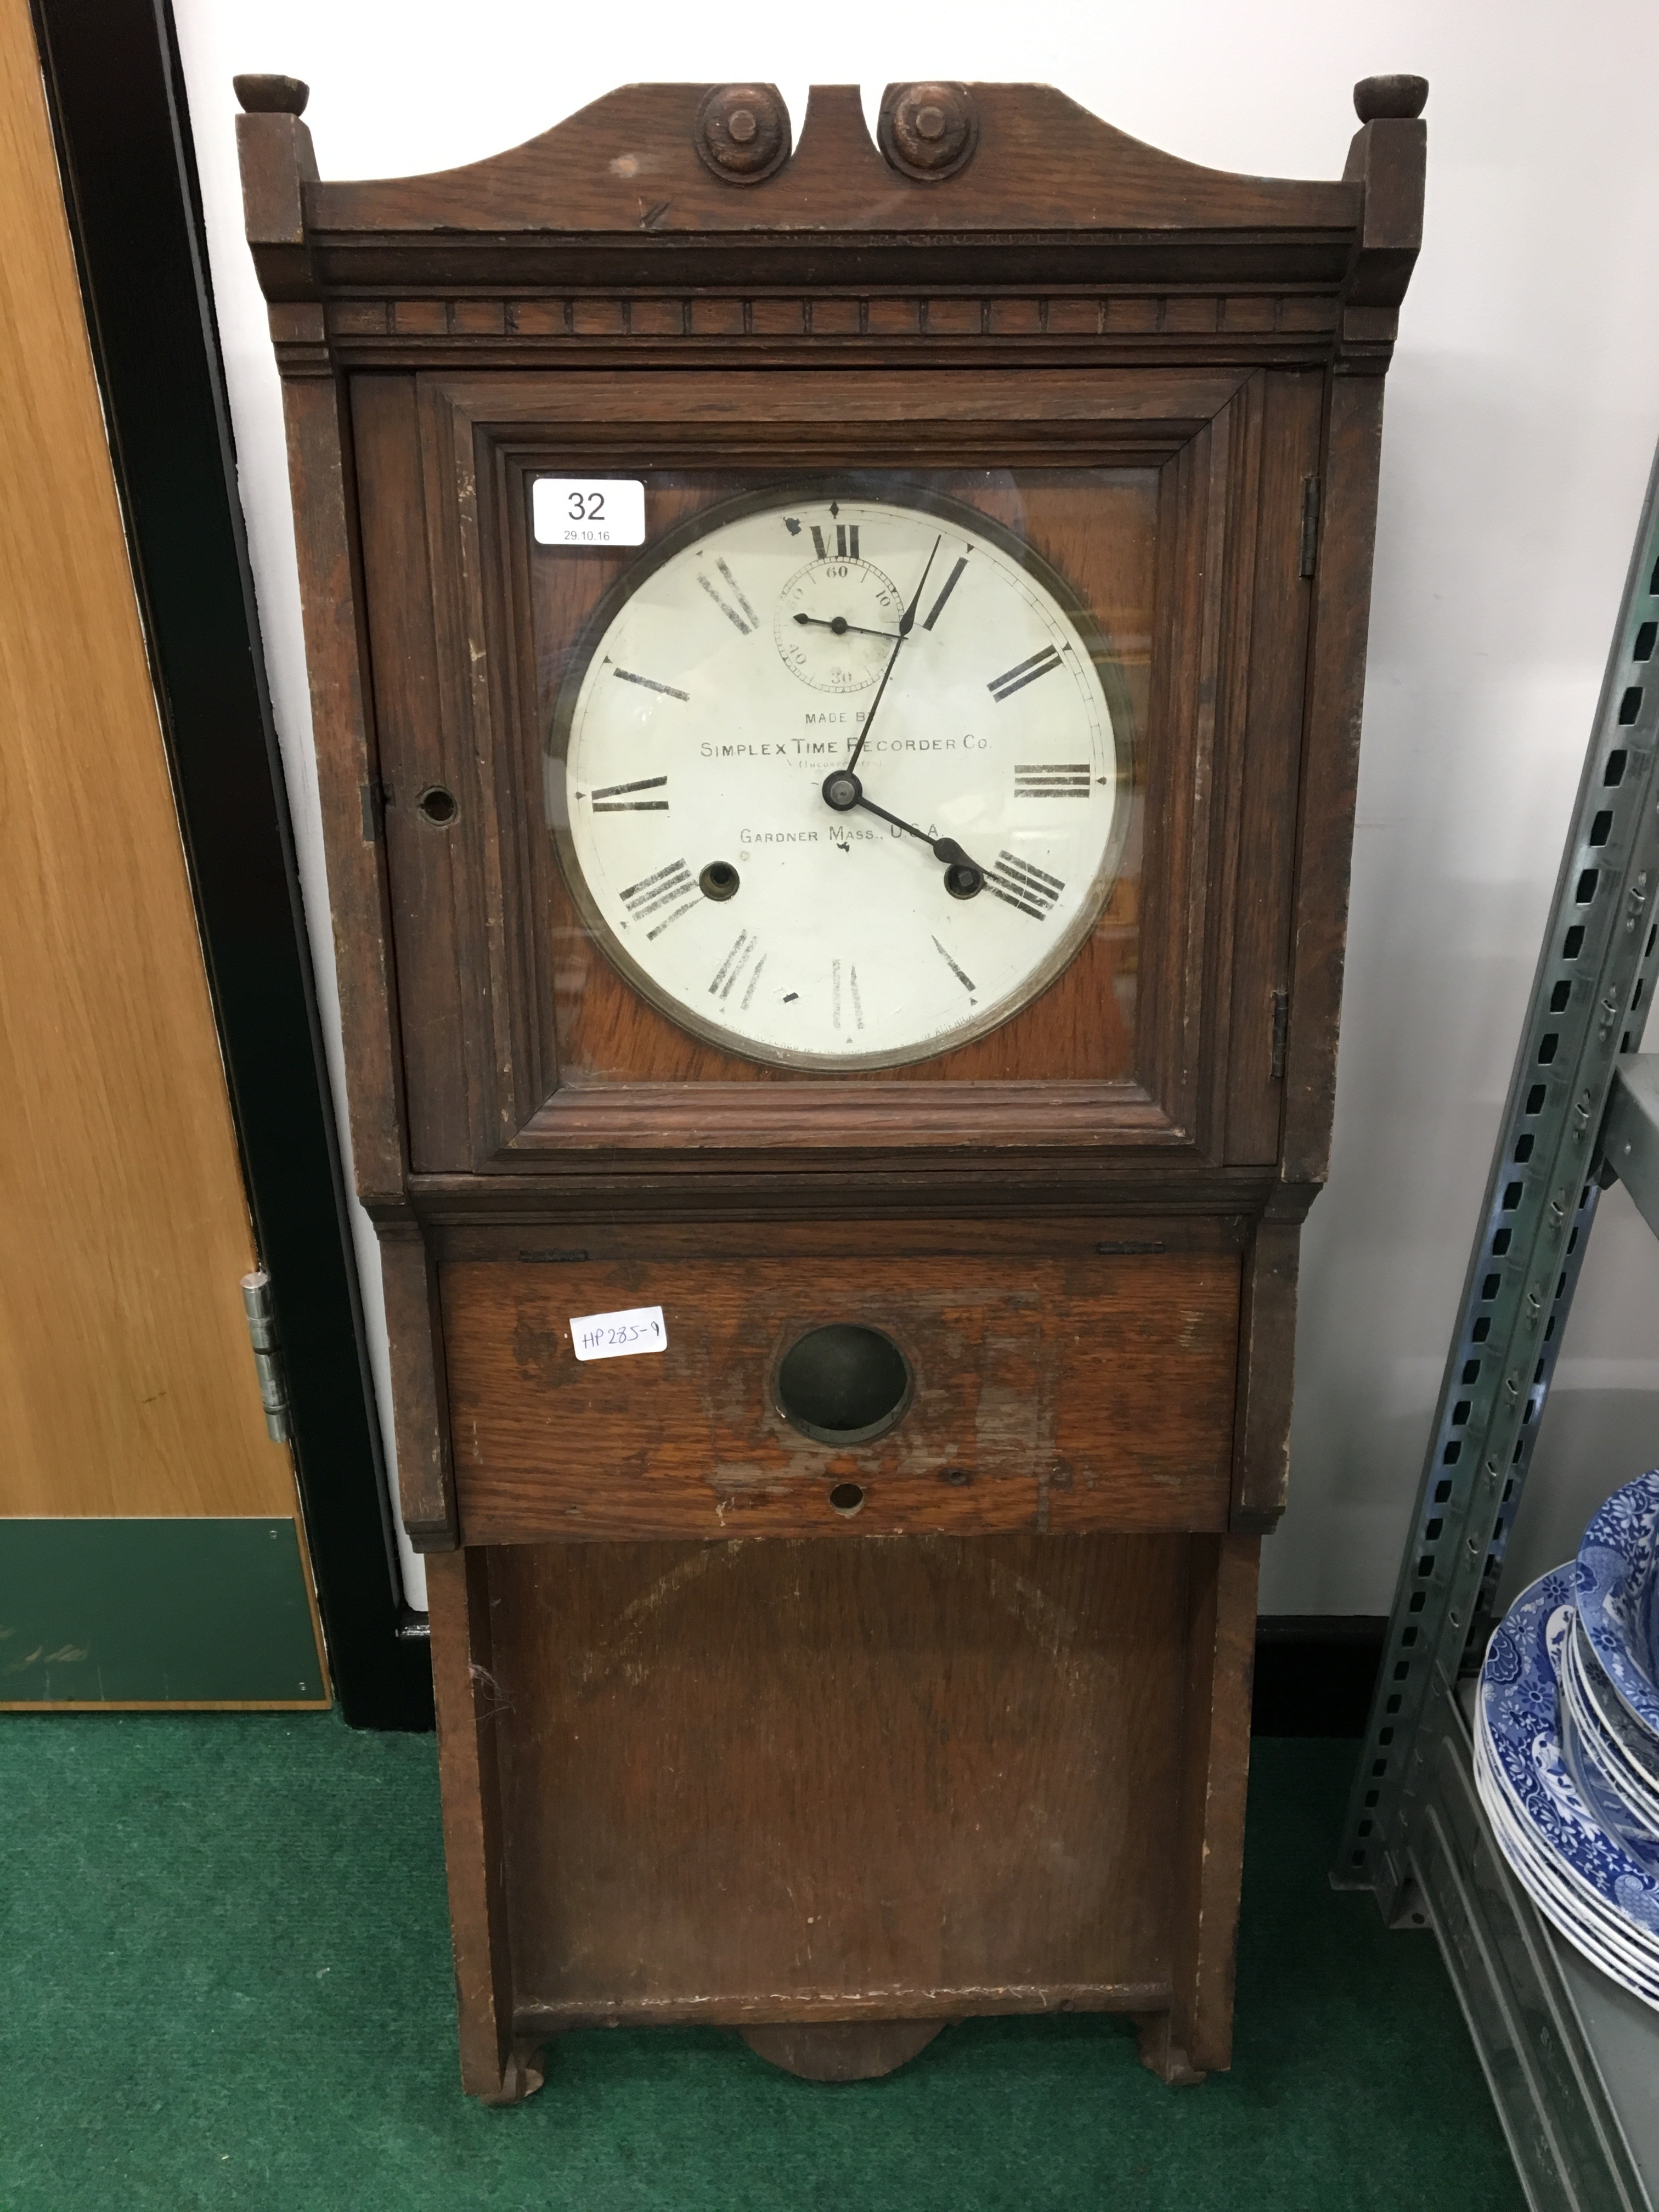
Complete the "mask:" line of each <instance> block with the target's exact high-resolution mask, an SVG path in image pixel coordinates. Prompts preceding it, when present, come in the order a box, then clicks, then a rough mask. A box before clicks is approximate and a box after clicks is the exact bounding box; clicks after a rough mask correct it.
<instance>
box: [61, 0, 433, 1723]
mask: <svg viewBox="0 0 1659 2212" xmlns="http://www.w3.org/2000/svg"><path fill="white" fill-rule="evenodd" d="M32 5H33V16H34V29H35V39H36V43H37V45H38V46H39V48H40V59H41V66H42V70H43V73H44V76H45V81H46V101H47V106H48V108H49V110H50V111H51V115H52V131H53V134H54V137H55V139H56V142H57V148H58V167H59V171H60V173H61V176H62V179H63V185H64V200H65V203H66V204H67V207H68V210H69V219H70V234H71V236H72V238H73V240H74V245H75V252H76V262H77V264H78V267H79V271H80V278H81V290H82V299H83V301H84V303H85V307H86V314H87V323H88V329H89V331H90V332H91V337H92V351H93V359H94V366H95V368H96V370H97V374H98V380H99V385H100V390H101V393H102V398H103V404H104V413H105V420H106V424H107V426H108V429H109V436H110V445H111V449H112V459H113V461H114V466H115V478H116V483H117V487H118V491H119V495H120V499H121V505H122V509H123V516H124V520H125V526H126V533H127V543H128V546H129V549H130V550H131V558H132V566H133V570H134V574H135V579H136V581H137V589H138V598H139V603H140V609H141V612H142V615H143V623H144V631H145V639H146V644H147V647H148V650H149V660H150V669H151V674H152V677H153V678H154V682H155V691H156V698H157V703H158V706H159V708H160V710H161V726H162V731H163V734H164V738H165V742H166V745H167V759H168V765H169V769H170V770H171V774H172V777H173V792H174V795H175V798H176V799H177V802H178V807H179V823H180V826H181V829H182V830H183V834H184V842H185V854H186V856H187V859H188V863H189V867H190V876H191V890H192V893H193V895H194V898H195V902H196V912H197V921H198V923H199V925H200V929H201V935H202V945H203V951H204V957H205V959H206V963H207V972H208V983H209V987H210V991H211V994H212V999H213V1006H214V1013H215V1018H216V1021H217V1024H218V1030H219V1037H220V1042H221V1047H222V1051H223V1054H224V1061H225V1072H226V1076H227V1079H228V1084H229V1089H230V1104H231V1114H232V1117H233V1120H234V1124H235V1129H236V1137H237V1143H238V1145H239V1147H240V1155H241V1165H242V1175H243V1180H244V1182H245V1183H246V1189H247V1194H248V1203H249V1206H250V1209H251V1211H252V1217H253V1230H254V1237H255V1241H256V1243H257V1245H258V1251H259V1255H260V1261H261V1264H262V1265H263V1266H264V1267H265V1268H266V1269H267V1270H268V1271H269V1273H270V1279H271V1289H272V1294H273V1297H274V1299H275V1302H276V1314H277V1321H278V1325H279V1328H280V1329H281V1333H282V1337H283V1346H284V1348H285V1352H286V1355H287V1363H288V1370H289V1398H290V1401H291V1403H292V1419H293V1429H294V1455H295V1464H296V1467H297V1469H298V1474H299V1486H300V1498H301V1507H302V1510H303V1512H304V1516H305V1523H306V1532H307V1537H308V1539H309V1542H310V1547H311V1558H312V1564H313V1571H314V1573H315V1577H316V1582H317V1595H318V1600H319V1604H320V1607H321V1609H322V1616H323V1626H324V1632H325V1636H326V1638H327V1641H328V1654H329V1663H330V1667H331V1671H332V1674H333V1679H334V1686H335V1691H336V1694H337V1697H338V1699H339V1702H340V1705H341V1708H342V1710H343V1713H344V1715H345V1717H346V1719H347V1720H348V1721H349V1722H350V1723H352V1724H353V1726H355V1727H358V1728H383V1729H427V1728H430V1727H431V1725H432V1679H431V1668H430V1664H429V1661H428V1650H427V1646H426V1644H425V1643H424V1641H423V1640H422V1637H421V1633H420V1632H421V1630H422V1627H423V1625H424V1624H423V1622H422V1621H421V1620H419V1619H418V1618H417V1617H416V1616H414V1615H411V1614H410V1613H409V1611H408V1608H407V1607H405V1606H404V1602H403V1598H402V1591H401V1585H400V1582H399V1578H398V1570H397V1565H396V1552H395V1547H394V1543H393V1538H392V1522H391V1508H390V1504H389V1501H388V1490H387V1484H386V1467H385V1462H384V1456H383V1449H382V1444H381V1438H380V1421H379V1416H378V1414H377V1412H376V1409H375V1404H374V1385H373V1382H372V1379H371V1376H370V1372H369V1368H368V1354H367V1348H366V1344H365V1339H364V1334H363V1316H362V1300H361V1296H360V1293H359V1287H358V1281H357V1272H356V1261H355V1258H354V1256H353V1255H352V1250H351V1241H350V1232H349V1225H348V1217H347V1212H346V1197H345V1181H344V1176H343V1171H342V1164H341V1157H340V1146H339V1138H338V1133H337V1124H336V1121H335V1118H334V1113H333V1106H332V1101H331V1097H330V1091H329V1081H328V1074H327V1069H326V1066H325V1061H324V1058H323V1051H322V1037H321V1031H320V1029H319V1021H318V1013H317V997H316V987H315V980H314V977H313V972H312V966H311V952H310V948H309V944H308V940H307V934H306V927H305V915H304V909H303V907H302V904H301V893H300V880H299V875H298V872H297V870H296V868H295V855H294V836H293V828H292V824H291V823H290V820H289V811H288V793H287V787H286V785H285V783H284V781H283V769H282V760H281V756H280V754H279V752H278V750H277V744H276V728H275V725H274V723H273V721H272V719H271V711H270V695H269V691H268V690H267V686H266V682H265V670H264V652H263V648H262V646H261V642H260V636H259V623H258V610H257V608H256V605H255V602H254V597H253V585H252V574H251V571H250V568H249V566H248V556H247V542H246V530H245V527H244V524H243V519H242V511H241V507H240V502H239V500H238V496H237V492H236V488H235V486H236V480H235V457H234V447H233V443H232V437H231V429H230V413H229V408H228V403H227V399H226V393H225V380H224V364H223V361H222V356H221V352H220V347H219V332H218V325H217V322H216V318H215V314H214V307H213V296H212V291H211V289H210V283H209V279H208V259H207V243H206V237H205V233H204V225H203V219H202V205H201V193H200V189H199V186H198V184H197V173H196V160H195V153H194V149H193V146H192V143H191V131H190V118H189V113H188V110H187V108H186V105H185V88H184V73H183V70H182V67H181V65H180V61H179V46H178V40H177V36H176V34H175V32H174V27H173V13H172V9H171V7H170V6H169V4H168V0H32ZM251 1357H252V1355H251V1354H250V1358H251Z"/></svg>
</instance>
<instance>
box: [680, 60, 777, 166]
mask: <svg viewBox="0 0 1659 2212" xmlns="http://www.w3.org/2000/svg"><path fill="white" fill-rule="evenodd" d="M692 135H693V138H694V141H695V143H696V149H697V153H698V155H699V156H700V158H701V159H702V163H703V166H704V167H706V168H708V169H712V170H713V172H714V174H715V175H716V176H717V177H719V178H720V179H722V180H723V182H725V183H726V184H728V185H759V184H763V183H764V182H765V180H766V179H767V178H768V177H769V176H771V175H773V174H774V173H775V172H776V171H777V170H779V169H781V167H783V165H784V163H785V162H786V161H787V160H788V159H789V151H790V144H791V140H790V135H789V111H788V109H787V107H786V106H784V104H783V101H782V99H781V96H780V95H779V93H778V89H777V88H776V86H775V85H770V84H716V85H711V86H710V87H709V88H708V91H707V92H706V93H704V94H703V96H702V100H701V101H700V102H699V103H698V106H697V120H696V128H695V130H694V131H693V134H692Z"/></svg>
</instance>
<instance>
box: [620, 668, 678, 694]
mask: <svg viewBox="0 0 1659 2212" xmlns="http://www.w3.org/2000/svg"><path fill="white" fill-rule="evenodd" d="M611 674H612V675H613V676H616V677H619V678H621V680H622V681H623V683H624V684H639V685H640V686H641V689H642V690H647V691H660V692H661V693H662V696H663V697H664V698H665V699H684V700H685V701H687V702H690V697H691V694H690V692H689V691H677V690H675V689H674V687H673V685H672V684H659V683H658V681H657V679H656V678H655V677H654V676H635V673H634V671H633V670H632V669H631V668H615V667H613V668H612V669H611Z"/></svg>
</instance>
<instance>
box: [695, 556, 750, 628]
mask: <svg viewBox="0 0 1659 2212" xmlns="http://www.w3.org/2000/svg"><path fill="white" fill-rule="evenodd" d="M720 567H721V568H725V567H726V563H725V562H724V561H722V562H720ZM697 581H698V582H699V583H700V584H701V585H702V587H703V589H704V591H705V592H708V596H709V598H710V599H713V601H714V605H716V606H717V607H718V608H719V609H720V612H721V613H722V614H723V615H724V616H725V617H726V620H727V622H729V623H732V626H733V627H734V628H735V629H738V630H739V631H741V632H742V634H743V635H744V637H747V636H748V635H749V633H750V630H751V629H754V628H755V624H754V623H746V622H745V621H744V618H743V617H742V616H741V615H740V614H739V613H738V611H737V609H736V608H735V607H734V606H729V605H727V604H726V601H725V600H724V599H722V598H721V597H720V592H718V591H717V590H716V588H715V587H714V585H713V584H711V583H710V582H709V580H708V577H707V576H705V575H704V574H703V573H702V569H701V568H699V569H698V571H697ZM738 596H739V598H741V597H742V594H741V593H739V594H738Z"/></svg>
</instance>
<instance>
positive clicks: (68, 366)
mask: <svg viewBox="0 0 1659 2212" xmlns="http://www.w3.org/2000/svg"><path fill="white" fill-rule="evenodd" d="M0 204H3V205H4V206H5V208H6V209H7V210H8V217H9V220H8V224H7V233H8V237H7V248H6V252H5V254H4V256H3V258H0V469H3V477H4V481H5V483H6V486H7V513H6V522H5V527H4V529H3V531H0V726H3V732H4V736H3V740H0V1224H3V1229H0V1706H4V1707H22V1708H27V1709H37V1708H39V1707H40V1706H41V1705H94V1706H102V1705H163V1704H184V1705H223V1704H237V1705H314V1704H319V1703H320V1704H326V1703H327V1702H328V1698H327V1683H326V1677H325V1671H324V1665H323V1661H322V1656H321V1651H320V1644H319V1637H318V1634H317V1630H316V1625H315V1608H314V1605H313V1601H312V1598H311V1592H310V1571H309V1566H308V1564H307V1558H306V1553H305V1545H304V1537H303V1533H302V1531H301V1527H300V1523H299V1520H298V1516H297V1508H296V1500H295V1485H294V1474H293V1468H292V1465H291V1462H290V1460H289V1453H288V1451H287V1449H285V1448H284V1447H283V1446H282V1445H279V1444H276V1443H271V1442H270V1440H269V1439H268V1437H267V1436H266V1433H265V1426H264V1416H263V1413H262V1409H261V1406H260V1402H259V1396H258V1389H257V1387H256V1383H255V1379H254V1373H253V1367H252V1358H251V1354H250V1351H249V1346H248V1341H247V1334H246V1324H245V1322H244V1320H243V1315H242V1306H241V1295H240V1278H241V1277H242V1276H243V1275H244V1274H245V1273H246V1272H247V1271H248V1270H249V1268H250V1267H252V1266H253V1265H254V1254H253V1249H252V1237H251V1233H250V1228H249V1221H248V1212H247V1206H246V1198H245V1194H244V1192H243V1188H242V1183H241V1178H240V1168H239V1164H238V1158H237V1152H236V1146H235V1140H234V1133H233V1129H232V1125H231V1117H230V1109H229V1102H228V1097H227V1093H226V1088H225V1080H224V1074H223V1070H222V1065H221V1061H220V1056H219V1047H218V1041H217V1038H216V1034H215V1030H214V1023H213V1014H212V1009H211V1006H210V1001H209V996H208V989H207V982H206V978H205V975H204V969H203V963H202V955H201V948H200V944H199V940H198V939H197V927H196V920H195V915H194V913H193V910H192V907H191V894H190V885H189V881H188V878H187V875H186V872H185V855H184V851H183V848H182V845H181V842H180V837H179V822H178V817H177V814H176V812H175V810H174V805H173V793H172V790H171V787H170V785H169V781H168V774H167V758H166V754H165V751H164V749H163V744H162V736H161V726H160V722H159V720H158V715H157V709H156V704H155V696H154V693H153V691H152V688H151V684H150V678H149V667H148V664H147V661H146V658H145V651H144V641H143V631H142V629H141V625H140V618H139V609H138V605H137V596H136V592H135V588H134V583H133V577H132V571H131V566H130V564H129V561H128V556H127V550H126V544H125V538H124V536H123V531H122V521H121V514H120V510H119V507H118V499H117V493H116V486H115V479H114V475H113V471H112V466H111V461H110V454H109V450H108V447H107V444H106V439H105V434H104V427H103V418H102V413H101V410H100V402H99V394H98V390H97V386H96V383H95V381H94V372H93V364H92V356H91V349H90V346H89V343H88V334H87V329H86V324H85V320H84V317H83V313H82V302H81V296H80V293H79V289H78V287H77V283H76V271H75V266H74V261H73V256H72V252H71V248H70V236H69V229H68V225H67V221H66V217H65V213H64V204H63V199H62V195H61V192H60V190H59V185H58V173H57V168H56V165H55V162H54V159H53V152H52V140H51V135H50V128H49V125H48V120H47V115H46V105H45V100H44V96H43V94H42V88H41V84H40V65H39V62H38V59H37V56H36V50H35V46H34V41H33V34H32V32H31V27H30V22H29V15H28V9H27V4H26V0H0Z"/></svg>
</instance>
